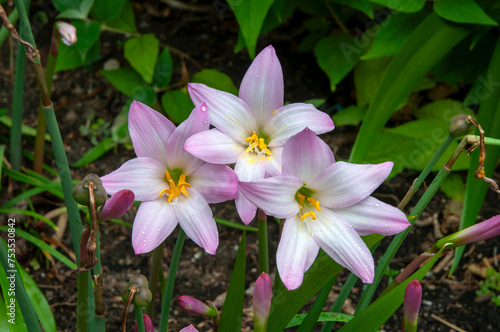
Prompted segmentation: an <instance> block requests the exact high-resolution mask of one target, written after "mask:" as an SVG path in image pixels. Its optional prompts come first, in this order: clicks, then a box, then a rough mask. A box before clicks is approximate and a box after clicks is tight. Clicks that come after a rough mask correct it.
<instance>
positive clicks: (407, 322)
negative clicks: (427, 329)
mask: <svg viewBox="0 0 500 332" xmlns="http://www.w3.org/2000/svg"><path fill="white" fill-rule="evenodd" d="M420 302H422V285H421V284H420V282H419V281H418V280H413V281H411V282H410V283H409V284H408V286H406V290H405V299H404V315H405V316H404V321H403V328H404V331H405V332H416V331H417V318H418V310H419V309H420Z"/></svg>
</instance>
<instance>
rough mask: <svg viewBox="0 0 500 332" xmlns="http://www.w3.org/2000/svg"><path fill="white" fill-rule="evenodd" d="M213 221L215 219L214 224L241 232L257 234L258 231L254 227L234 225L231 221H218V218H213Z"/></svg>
mask: <svg viewBox="0 0 500 332" xmlns="http://www.w3.org/2000/svg"><path fill="white" fill-rule="evenodd" d="M214 219H215V222H216V223H218V224H221V225H224V226H227V227H231V228H236V229H241V230H244V231H249V232H257V231H258V229H257V228H255V227H249V226H245V225H242V224H240V223H235V222H232V221H229V220H224V219H220V218H214Z"/></svg>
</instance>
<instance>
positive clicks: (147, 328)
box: [134, 314, 154, 332]
mask: <svg viewBox="0 0 500 332" xmlns="http://www.w3.org/2000/svg"><path fill="white" fill-rule="evenodd" d="M142 318H143V319H144V332H154V327H153V322H152V321H151V318H149V316H148V315H146V314H144V315H142ZM134 332H137V322H135V327H134Z"/></svg>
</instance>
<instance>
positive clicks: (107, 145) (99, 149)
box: [71, 137, 117, 168]
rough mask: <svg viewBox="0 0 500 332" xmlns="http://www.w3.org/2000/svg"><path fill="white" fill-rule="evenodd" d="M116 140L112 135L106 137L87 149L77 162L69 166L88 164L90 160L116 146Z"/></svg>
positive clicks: (97, 157)
mask: <svg viewBox="0 0 500 332" xmlns="http://www.w3.org/2000/svg"><path fill="white" fill-rule="evenodd" d="M116 144H117V143H116V142H115V141H114V140H113V138H112V137H109V138H106V139H105V140H103V141H102V142H101V143H99V144H98V145H96V146H95V147H93V148H92V149H90V150H89V151H87V153H85V154H84V155H83V157H81V158H80V160H78V161H77V162H75V163H74V164H72V165H71V167H74V168H77V167H83V166H85V165H88V164H90V163H91V162H93V161H95V160H97V159H99V157H101V156H102V155H104V154H105V153H106V152H108V151H109V150H111V149H113V148H114V147H115V146H116Z"/></svg>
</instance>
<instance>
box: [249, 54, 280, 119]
mask: <svg viewBox="0 0 500 332" xmlns="http://www.w3.org/2000/svg"><path fill="white" fill-rule="evenodd" d="M239 97H240V98H241V99H242V100H244V101H245V102H246V103H247V104H248V106H250V108H251V109H252V111H253V112H254V114H255V118H256V119H257V127H259V128H263V127H264V125H265V124H266V120H267V117H268V116H269V114H271V113H272V112H273V111H274V110H275V109H278V108H280V107H281V106H283V72H282V71H281V64H280V62H279V60H278V57H277V56H276V52H275V51H274V48H273V47H272V46H268V47H266V48H265V49H264V50H262V52H260V53H259V55H257V57H256V58H255V60H254V61H253V62H252V64H251V65H250V68H248V70H247V72H246V74H245V77H243V80H242V81H241V86H240V93H239Z"/></svg>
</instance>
